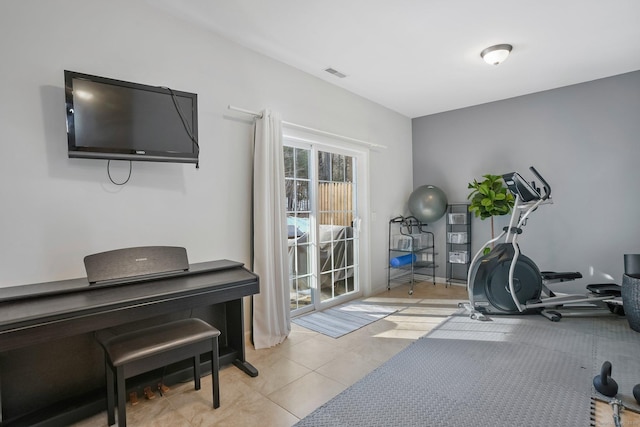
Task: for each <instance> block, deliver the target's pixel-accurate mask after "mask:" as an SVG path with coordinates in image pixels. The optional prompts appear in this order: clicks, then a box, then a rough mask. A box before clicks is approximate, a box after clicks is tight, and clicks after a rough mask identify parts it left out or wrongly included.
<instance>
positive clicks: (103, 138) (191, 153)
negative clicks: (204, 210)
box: [64, 71, 200, 164]
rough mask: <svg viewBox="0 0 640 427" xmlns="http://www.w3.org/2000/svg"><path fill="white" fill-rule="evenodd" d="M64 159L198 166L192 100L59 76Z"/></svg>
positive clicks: (75, 76) (116, 82)
mask: <svg viewBox="0 0 640 427" xmlns="http://www.w3.org/2000/svg"><path fill="white" fill-rule="evenodd" d="M64 75H65V94H66V108H67V139H68V146H69V150H68V152H69V157H70V158H92V159H115V160H144V161H156V162H179V163H196V164H197V163H198V154H199V151H200V150H199V146H198V142H197V141H198V96H197V95H196V94H195V93H188V92H182V91H177V90H172V89H170V88H166V87H159V86H148V85H143V84H138V83H130V82H125V81H121V80H114V79H108V78H104V77H98V76H92V75H88V74H82V73H77V72H74V71H65V72H64Z"/></svg>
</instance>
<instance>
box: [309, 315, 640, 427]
mask: <svg viewBox="0 0 640 427" xmlns="http://www.w3.org/2000/svg"><path fill="white" fill-rule="evenodd" d="M605 360H609V361H610V362H611V363H612V365H613V369H612V377H613V378H614V379H615V380H616V381H617V382H618V384H619V385H620V392H619V394H618V398H620V399H622V401H623V404H625V405H627V406H629V407H633V408H635V409H640V407H639V406H638V405H637V403H635V400H634V399H633V396H632V394H631V390H632V388H633V385H634V384H637V383H640V334H639V333H637V332H634V331H632V330H631V329H630V328H629V326H628V323H627V321H626V320H625V319H624V318H620V317H617V316H615V315H606V316H600V317H594V318H586V317H581V318H580V317H565V318H563V319H562V320H561V321H560V322H558V323H554V322H550V321H549V320H547V319H545V318H543V317H542V316H536V315H531V316H493V317H491V319H490V320H488V321H484V322H481V321H477V320H471V319H469V318H468V317H467V316H466V315H463V314H460V315H455V316H452V317H451V318H449V319H447V320H446V321H445V322H443V323H442V324H441V325H440V326H438V327H437V328H436V329H434V330H433V331H432V332H430V333H429V334H428V335H427V336H425V337H422V338H420V339H418V340H417V341H416V342H414V343H412V344H411V345H410V346H409V347H407V348H406V349H405V350H403V351H402V352H400V353H398V354H397V355H396V356H394V357H393V358H392V359H390V360H389V361H388V362H386V363H385V364H383V365H382V366H380V367H379V368H377V369H376V370H374V371H373V372H372V373H370V374H369V375H367V376H366V377H364V378H363V379H362V380H360V381H359V382H357V383H356V384H354V385H353V386H351V387H349V388H348V389H346V390H345V391H343V392H342V393H341V394H339V395H338V396H336V397H335V398H333V399H332V400H330V401H329V402H327V403H326V404H324V405H323V406H321V407H320V408H318V409H317V410H316V411H314V412H313V413H312V414H310V415H309V416H307V417H306V418H304V419H302V420H300V422H299V423H298V424H296V426H298V427H304V426H313V427H320V426H327V427H328V426H331V427H338V426H344V427H347V426H348V427H354V426H385V427H388V426H421V427H424V426H443V427H445V426H451V427H459V426H465V425H481V426H496V427H497V426H505V427H506V426H508V427H516V426H523V427H524V426H531V427H539V426H544V425H556V426H563V427H564V426H576V427H585V426H589V425H593V421H592V419H591V413H590V410H591V401H590V398H591V396H594V395H596V394H597V393H596V392H595V390H594V388H593V385H592V381H593V377H594V376H595V375H597V374H598V373H599V372H600V367H601V366H602V363H603V362H604V361H605ZM601 397H602V396H601Z"/></svg>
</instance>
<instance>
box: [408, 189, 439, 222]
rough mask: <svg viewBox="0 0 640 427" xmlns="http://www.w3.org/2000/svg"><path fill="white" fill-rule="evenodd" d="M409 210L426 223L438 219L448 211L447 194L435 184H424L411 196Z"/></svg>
mask: <svg viewBox="0 0 640 427" xmlns="http://www.w3.org/2000/svg"><path fill="white" fill-rule="evenodd" d="M409 211H411V213H412V214H413V216H415V217H416V218H417V219H418V220H419V221H421V222H424V223H426V224H428V223H430V222H434V221H437V220H439V219H440V218H442V216H443V215H444V213H445V212H446V211H447V195H446V194H444V191H442V190H441V189H439V188H438V187H436V186H435V185H422V186H420V187H418V188H416V189H415V190H414V191H413V193H411V196H409Z"/></svg>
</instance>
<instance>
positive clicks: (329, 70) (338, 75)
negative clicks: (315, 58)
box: [325, 68, 347, 79]
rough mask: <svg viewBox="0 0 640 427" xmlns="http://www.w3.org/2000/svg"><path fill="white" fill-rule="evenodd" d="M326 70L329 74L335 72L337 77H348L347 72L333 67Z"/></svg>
mask: <svg viewBox="0 0 640 427" xmlns="http://www.w3.org/2000/svg"><path fill="white" fill-rule="evenodd" d="M325 71H326V72H327V73H329V74H333V75H334V76H336V77H340V78H341V79H344V78H345V77H347V75H346V74H342V73H341V72H340V71H338V70H334V69H333V68H326V69H325Z"/></svg>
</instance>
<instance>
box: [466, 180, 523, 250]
mask: <svg viewBox="0 0 640 427" xmlns="http://www.w3.org/2000/svg"><path fill="white" fill-rule="evenodd" d="M482 177H483V178H484V180H482V181H478V180H477V179H474V180H473V182H470V183H469V187H468V188H469V189H473V191H472V192H471V193H470V194H469V196H468V197H467V199H469V200H470V201H471V203H470V205H469V211H470V212H473V214H474V216H475V217H476V218H477V217H480V219H482V220H484V219H487V218H490V219H491V238H492V239H493V238H494V236H495V235H494V228H493V217H494V216H499V215H508V214H509V213H510V212H511V209H512V208H513V204H514V203H515V198H514V197H513V194H511V192H510V191H509V190H508V189H507V187H506V186H505V185H504V181H503V180H502V177H501V176H500V175H491V174H487V175H482Z"/></svg>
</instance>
